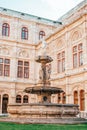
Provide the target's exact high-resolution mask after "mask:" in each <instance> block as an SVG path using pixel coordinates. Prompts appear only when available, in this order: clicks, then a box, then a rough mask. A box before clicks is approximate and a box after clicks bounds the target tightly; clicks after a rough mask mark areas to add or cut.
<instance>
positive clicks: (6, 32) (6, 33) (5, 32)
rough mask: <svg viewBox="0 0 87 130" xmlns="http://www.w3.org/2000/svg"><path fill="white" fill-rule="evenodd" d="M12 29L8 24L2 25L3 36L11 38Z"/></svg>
mask: <svg viewBox="0 0 87 130" xmlns="http://www.w3.org/2000/svg"><path fill="white" fill-rule="evenodd" d="M9 32H10V27H9V24H8V23H3V25H2V36H9Z"/></svg>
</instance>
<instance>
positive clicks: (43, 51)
mask: <svg viewBox="0 0 87 130" xmlns="http://www.w3.org/2000/svg"><path fill="white" fill-rule="evenodd" d="M46 44H47V43H46V41H45V40H44V39H42V54H43V55H46Z"/></svg>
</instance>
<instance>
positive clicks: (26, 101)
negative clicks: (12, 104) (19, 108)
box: [23, 95, 28, 103]
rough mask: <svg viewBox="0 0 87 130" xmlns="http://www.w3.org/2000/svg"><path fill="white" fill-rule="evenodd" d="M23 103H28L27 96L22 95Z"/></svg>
mask: <svg viewBox="0 0 87 130" xmlns="http://www.w3.org/2000/svg"><path fill="white" fill-rule="evenodd" d="M23 103H28V96H27V95H24V97H23Z"/></svg>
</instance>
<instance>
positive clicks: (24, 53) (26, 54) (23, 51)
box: [18, 50, 29, 57]
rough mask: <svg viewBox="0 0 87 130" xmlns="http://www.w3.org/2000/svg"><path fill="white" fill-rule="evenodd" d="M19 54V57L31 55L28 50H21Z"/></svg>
mask: <svg viewBox="0 0 87 130" xmlns="http://www.w3.org/2000/svg"><path fill="white" fill-rule="evenodd" d="M18 56H19V57H29V54H28V52H27V51H26V50H19V52H18Z"/></svg>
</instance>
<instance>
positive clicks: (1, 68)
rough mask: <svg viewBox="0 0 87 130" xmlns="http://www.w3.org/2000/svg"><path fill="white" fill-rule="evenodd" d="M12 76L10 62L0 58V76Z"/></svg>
mask: <svg viewBox="0 0 87 130" xmlns="http://www.w3.org/2000/svg"><path fill="white" fill-rule="evenodd" d="M9 75H10V60H9V59H3V58H0V76H6V77H9Z"/></svg>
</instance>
